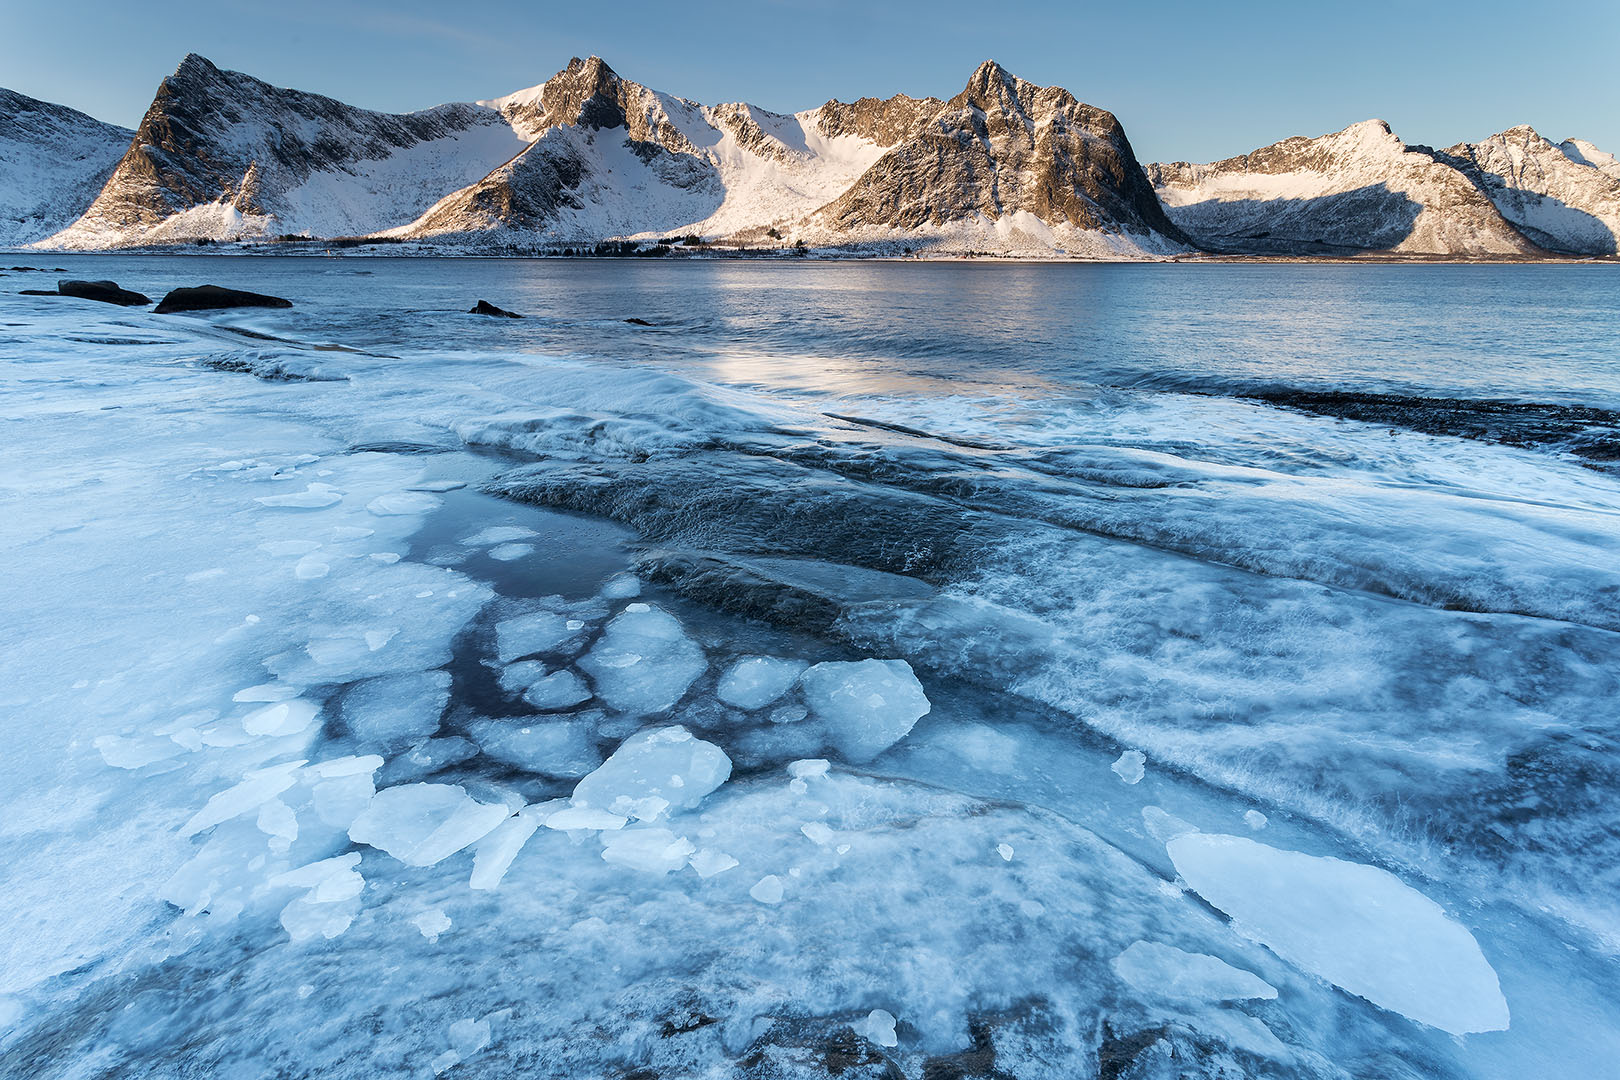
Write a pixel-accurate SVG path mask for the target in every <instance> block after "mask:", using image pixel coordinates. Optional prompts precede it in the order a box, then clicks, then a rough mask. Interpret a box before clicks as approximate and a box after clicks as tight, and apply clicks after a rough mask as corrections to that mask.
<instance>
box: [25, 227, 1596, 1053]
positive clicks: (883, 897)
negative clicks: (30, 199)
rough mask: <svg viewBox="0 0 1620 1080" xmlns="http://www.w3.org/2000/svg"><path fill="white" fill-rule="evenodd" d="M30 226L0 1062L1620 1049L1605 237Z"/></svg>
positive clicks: (1594, 1051)
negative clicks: (711, 257) (1265, 239)
mask: <svg viewBox="0 0 1620 1080" xmlns="http://www.w3.org/2000/svg"><path fill="white" fill-rule="evenodd" d="M50 259H51V261H52V265H62V266H64V267H65V268H66V270H67V273H65V274H61V275H57V274H49V275H47V274H38V273H29V272H13V273H10V274H8V275H7V276H6V277H5V278H4V279H0V370H3V372H4V378H5V394H4V399H3V405H0V416H3V418H4V424H5V426H4V430H5V432H6V451H5V455H6V456H5V472H4V477H5V492H4V500H5V507H6V513H5V514H4V517H3V521H0V546H3V547H4V549H5V551H6V558H7V563H8V567H9V570H10V573H9V574H8V579H7V582H6V584H5V585H4V586H3V594H0V596H3V600H4V605H5V610H6V611H7V612H8V620H7V626H8V631H7V633H6V635H5V643H6V648H5V650H4V651H3V655H0V710H4V714H5V726H4V734H3V736H0V739H3V746H0V748H3V750H4V753H3V754H0V777H3V778H4V785H3V793H0V807H3V815H0V834H3V835H4V836H5V837H6V840H7V847H8V849H9V850H10V851H11V853H12V854H11V856H10V857H9V858H8V859H7V860H6V862H5V865H4V867H3V869H0V875H3V877H0V880H3V882H4V885H3V887H4V890H5V892H4V894H5V896H6V897H7V914H6V916H5V918H4V922H3V925H4V928H5V935H4V937H5V942H4V962H3V963H0V971H3V975H0V978H3V980H4V981H3V983H0V1024H4V1025H5V1029H4V1033H3V1034H0V1073H4V1074H5V1075H19V1076H20V1075H29V1076H115V1075H175V1076H186V1075H210V1076H249V1075H253V1076H257V1075H285V1076H306V1075H307V1076H317V1075H318V1076H379V1075H432V1074H433V1073H435V1072H441V1071H442V1072H444V1073H445V1074H446V1075H452V1076H454V1075H464V1076H509V1075H547V1076H549V1075H570V1076H624V1075H640V1076H649V1077H650V1076H653V1075H657V1076H671V1077H673V1076H734V1075H743V1076H816V1075H825V1074H826V1073H827V1072H829V1071H839V1070H842V1071H843V1072H844V1073H846V1074H852V1075H857V1076H866V1075H871V1076H879V1075H891V1076H892V1075H895V1074H896V1072H898V1074H900V1075H904V1076H908V1077H909V1076H919V1075H924V1074H925V1073H926V1074H927V1075H930V1076H933V1075H941V1076H943V1075H950V1076H978V1075H989V1074H991V1073H992V1072H994V1073H995V1074H996V1075H1007V1076H1017V1077H1044V1076H1063V1077H1072V1076H1093V1075H1099V1076H1108V1077H1114V1076H1128V1077H1158V1076H1310V1077H1318V1076H1320V1077H1339V1076H1355V1077H1360V1076H1380V1077H1383V1076H1391V1077H1401V1076H1410V1077H1429V1076H1447V1077H1452V1076H1455V1077H1474V1076H1479V1077H1521V1076H1528V1075H1572V1076H1573V1075H1581V1076H1603V1075H1611V1074H1612V1070H1613V1065H1612V1063H1613V1062H1614V1061H1615V1060H1617V1059H1620V1053H1617V1052H1620V1006H1617V1005H1616V1002H1617V1001H1620V971H1617V968H1616V964H1617V956H1620V905H1617V903H1616V901H1615V896H1616V887H1617V886H1620V871H1617V869H1616V868H1617V867H1620V840H1617V837H1620V802H1617V800H1616V798H1615V795H1616V792H1617V791H1620V765H1617V764H1616V759H1615V749H1616V729H1617V726H1620V715H1617V710H1616V708H1615V704H1614V703H1615V702H1616V701H1617V700H1620V560H1617V558H1616V556H1617V554H1620V479H1617V472H1616V466H1615V460H1616V457H1617V456H1620V430H1617V428H1616V420H1617V417H1616V413H1615V410H1617V409H1620V299H1617V297H1620V292H1617V290H1616V289H1615V282H1614V275H1613V268H1612V267H1606V266H1441V265H1433V266H1377V265H1320V266H1317V265H1281V264H1279V265H1254V264H1245V265H1118V266H1104V265H1067V264H1052V265H1008V264H999V263H960V264H957V263H915V264H913V263H824V262H818V261H813V260H801V261H795V262H772V263H739V262H721V261H713V262H707V261H702V262H700V261H688V262H678V263H671V262H659V261H650V260H649V261H617V260H615V261H606V260H585V261H571V260H546V261H534V262H528V261H496V260H473V259H459V260H402V259H386V258H357V257H347V258H332V259H291V258H252V257H220V256H197V257H156V256H142V257H68V256H57V255H52V256H50ZM15 261H16V262H20V263H21V262H37V261H38V260H37V258H34V257H32V256H30V257H26V258H23V257H18V258H16V259H15ZM58 276H74V277H90V278H113V279H115V280H117V281H118V282H119V283H120V284H121V285H123V286H125V287H127V288H134V289H138V290H140V291H142V292H145V293H147V294H148V295H150V296H153V297H154V298H156V297H157V296H159V295H161V294H162V293H163V292H164V291H166V290H167V289H169V288H171V287H174V286H178V285H193V284H199V283H201V282H203V281H210V282H214V283H217V284H222V285H228V286H235V287H239V288H246V289H252V290H254V291H259V292H268V293H272V294H275V295H280V296H285V297H288V298H290V299H292V300H293V301H294V302H295V305H296V306H295V307H294V308H293V309H291V310H289V311H248V310H244V311H237V312H229V313H221V314H215V315H209V316H156V315H153V314H151V313H149V312H148V311H145V310H141V309H131V310H123V309H117V308H111V307H107V306H104V305H96V304H91V303H87V302H80V301H76V300H69V299H59V298H36V297H23V296H19V295H17V294H16V293H17V289H19V288H25V287H28V288H33V287H39V286H40V285H42V284H47V283H48V282H50V281H53V280H54V279H55V277H58ZM480 298H482V299H486V300H489V301H491V302H493V303H495V304H497V305H499V306H501V307H504V308H508V309H512V310H515V311H519V312H522V313H524V314H525V315H526V316H527V317H526V318H524V319H522V320H505V319H486V318H480V317H474V316H470V315H467V314H465V312H466V310H467V309H468V308H470V307H471V306H472V305H473V303H474V301H476V300H478V299H480ZM631 319H635V320H639V322H628V321H626V320H631ZM642 323H645V324H647V325H642ZM637 605H647V609H646V610H642V609H641V608H640V607H639V606H637ZM660 612H661V613H662V614H660ZM610 623H611V625H609V624H610ZM576 624H577V625H576ZM536 635H538V636H536ZM525 645H530V646H533V647H529V648H526V647H524V646H525ZM531 654H532V655H534V656H535V657H536V658H535V659H533V660H523V659H521V658H522V657H524V656H526V655H531ZM757 656H769V657H776V658H781V659H783V660H787V661H792V662H794V663H793V664H790V665H787V666H774V667H773V666H769V665H757V664H756V665H753V666H751V667H744V668H741V669H737V671H736V672H735V673H734V671H733V669H734V668H735V667H736V664H737V663H738V662H739V661H742V660H744V659H746V658H749V657H757ZM870 659H879V660H885V661H891V660H893V661H904V662H905V665H901V666H890V667H882V668H881V670H879V669H877V668H873V667H870V666H863V667H862V668H860V669H859V676H858V679H857V676H856V675H855V674H853V672H855V670H856V669H848V668H838V669H832V668H823V669H812V670H819V671H822V672H824V673H827V672H835V671H836V672H847V673H851V674H850V675H849V676H848V677H849V678H851V679H854V680H856V681H854V682H852V683H851V684H850V685H851V686H852V687H854V688H856V689H858V690H859V691H860V693H859V695H858V696H859V698H860V701H859V702H856V704H855V706H852V708H854V710H855V711H854V712H851V713H849V714H848V715H849V716H855V717H856V722H854V725H853V727H852V726H851V725H850V724H849V723H842V722H840V721H839V720H838V719H837V717H836V716H835V710H834V709H833V708H832V706H829V705H828V704H827V700H828V699H827V698H826V695H821V696H819V697H818V694H820V691H818V685H819V682H825V681H826V680H825V678H820V679H819V681H818V677H812V676H806V677H805V678H804V679H803V680H802V681H799V682H795V681H794V680H795V679H796V678H797V672H798V671H799V670H800V668H799V666H798V665H799V664H800V663H808V664H821V663H838V662H848V661H866V660H870ZM525 665H528V666H527V667H525ZM906 665H909V668H910V669H911V670H912V671H913V672H915V677H916V679H917V682H918V685H919V687H920V690H921V692H922V693H924V694H926V699H927V706H928V709H929V711H928V712H927V713H926V715H924V716H923V717H922V718H921V719H920V720H918V721H917V722H916V724H915V726H914V727H910V728H909V730H907V729H906V725H905V723H901V724H899V726H898V727H896V726H893V721H894V716H893V713H894V710H895V708H897V707H900V708H903V707H905V703H906V702H909V701H910V700H911V698H910V697H908V695H910V694H911V693H912V691H911V690H910V689H909V686H910V684H909V683H908V682H906V680H907V679H909V678H910V676H904V677H902V676H901V675H900V674H898V673H899V672H901V671H902V669H903V667H904V666H906ZM625 672H637V673H639V675H638V676H637V677H636V678H631V676H628V675H625V674H624V673H625ZM773 672H774V673H781V674H782V676H783V680H785V681H784V683H783V685H784V686H785V687H786V689H782V690H781V691H780V692H779V693H778V694H777V695H776V696H774V697H771V698H770V699H769V701H768V702H767V703H766V704H764V705H761V706H758V707H745V706H749V705H750V702H749V700H748V699H749V697H750V694H756V693H757V694H758V696H760V697H764V696H766V695H767V694H768V693H769V691H768V690H764V691H762V690H760V689H759V687H760V686H762V685H764V684H765V683H766V682H769V679H770V678H774V677H775V676H774V675H773V674H771V673H773ZM435 673H440V674H435ZM443 673H447V674H443ZM745 673H746V674H747V677H746V678H745V677H744V674H745ZM762 673H763V674H762ZM767 676H769V677H767ZM841 677H842V676H841ZM542 678H544V679H545V680H546V682H545V683H544V689H543V690H541V689H538V688H539V687H540V686H541V684H540V682H539V680H541V679H542ZM627 680H628V681H627ZM750 680H762V681H755V682H750ZM525 688H528V689H527V690H525ZM525 692H527V693H528V698H527V699H525V697H524V696H523V695H524V693H525ZM580 694H583V695H585V696H584V698H583V699H578V698H579V695H580ZM834 696H836V695H834ZM872 697H876V698H877V699H878V702H877V703H876V704H874V703H872V701H871V700H870V699H871V698H872ZM665 698H667V699H668V700H667V701H666V700H664V699H665ZM863 702H864V704H862V703H863ZM289 703H290V704H289ZM739 703H741V704H739ZM897 703H898V704H897ZM283 706H286V707H285V708H284V707H283ZM863 710H864V711H863ZM807 713H808V715H807ZM914 713H915V709H912V711H911V712H910V713H907V714H906V717H907V718H909V717H910V716H912V715H914ZM677 725H679V726H681V727H684V728H685V729H686V730H687V731H689V732H691V733H692V734H693V735H694V736H695V737H696V739H698V740H702V741H703V742H706V743H708V744H712V746H713V747H715V748H718V750H719V751H721V752H723V753H724V755H725V756H726V758H727V759H729V778H724V777H722V779H723V780H724V782H723V783H719V784H718V786H716V787H714V788H713V790H708V788H709V783H708V782H705V783H703V784H700V785H698V786H697V788H695V789H693V791H694V794H695V792H696V791H697V790H701V791H704V792H706V793H705V794H703V795H702V796H701V797H697V798H687V797H686V796H681V795H676V794H675V789H674V788H671V787H669V786H668V784H667V783H666V784H665V786H664V787H663V788H660V789H659V791H661V793H662V794H661V796H660V798H659V801H662V802H664V803H665V804H666V805H665V806H664V807H663V808H656V807H655V808H654V810H653V811H652V812H649V813H648V817H647V818H646V819H645V820H641V821H639V822H638V821H636V820H634V815H621V817H622V816H630V817H632V820H631V821H630V822H629V823H628V824H626V825H623V827H622V828H619V829H613V828H608V829H602V828H600V825H601V820H600V819H596V820H595V827H588V826H590V825H591V822H590V821H587V820H586V817H582V816H581V815H586V816H588V813H587V812H588V811H593V810H594V811H595V812H597V813H600V812H601V811H600V809H599V808H597V807H594V806H592V805H591V804H590V803H589V800H588V799H583V798H581V797H580V796H578V795H577V794H576V792H575V785H576V784H578V783H579V781H580V779H581V778H582V777H584V776H585V775H587V774H590V773H592V772H593V771H594V770H596V769H597V768H598V766H601V765H602V762H603V759H604V758H605V757H607V756H609V755H612V754H613V753H614V752H615V750H616V749H617V748H619V747H620V746H621V744H625V745H626V746H627V747H628V748H629V749H626V750H625V751H623V754H624V755H628V754H629V753H630V752H631V750H633V749H634V748H635V746H636V745H637V744H636V743H635V742H634V740H636V739H640V738H645V737H646V735H645V733H647V732H649V731H651V732H665V731H667V729H669V728H671V727H674V726H677ZM638 733H640V734H638ZM874 733H876V734H874ZM666 737H669V738H673V736H665V735H660V736H659V738H661V739H662V738H666ZM874 739H875V741H874ZM660 745H663V744H660ZM669 745H671V746H675V747H676V748H677V749H676V750H673V751H670V752H671V753H677V754H678V755H685V754H688V753H689V751H687V750H684V749H680V748H681V747H689V746H691V745H692V743H691V742H681V741H677V742H675V743H670V744H669ZM638 752H639V751H638ZM693 753H694V756H693V758H692V761H691V762H687V761H686V758H684V757H682V758H681V760H682V761H683V762H686V764H683V765H681V767H680V770H679V775H680V777H681V780H682V783H681V784H680V785H675V787H679V788H685V787H686V785H687V784H688V783H689V782H691V780H692V777H693V776H694V775H697V774H698V773H703V771H704V770H703V768H700V767H699V766H700V765H704V766H705V767H706V764H705V763H707V764H712V762H713V760H714V759H713V756H712V753H710V752H709V751H707V750H704V751H702V752H701V753H697V752H693ZM626 759H627V758H626V757H625V756H621V757H620V758H618V759H617V760H619V761H620V762H623V761H625V760H626ZM823 759H825V760H826V761H827V765H826V768H825V770H823V769H822V767H821V766H820V765H819V764H806V762H819V761H821V760H823ZM660 761H661V762H662V761H663V759H660ZM693 762H696V764H694V763H693ZM661 767H662V766H661ZM604 768H606V769H608V770H609V772H608V773H606V774H598V779H596V780H594V781H592V782H591V783H592V784H594V785H595V786H597V787H600V786H601V785H602V784H604V783H606V782H607V780H605V779H603V777H605V776H610V775H611V774H612V770H613V768H614V764H613V762H609V764H608V765H607V766H604ZM704 775H708V773H704ZM654 780H655V781H656V778H654ZM711 780H712V777H711ZM423 784H430V785H433V786H434V788H433V790H432V791H427V790H426V789H424V788H420V787H415V788H413V787H411V785H423ZM450 785H459V789H460V792H461V794H459V795H458V794H456V793H455V789H452V788H451V787H450ZM394 789H399V790H398V791H396V794H395V795H394V796H388V795H381V794H379V795H374V794H373V792H377V791H381V792H387V791H390V790H394ZM647 790H651V789H638V792H639V793H640V795H644V794H646V791H647ZM640 795H638V797H640ZM571 796H572V797H573V798H574V804H573V805H570V803H569V802H568V801H567V800H569V799H570V797H571ZM434 800H437V802H435V801H434ZM396 804H399V805H404V806H407V807H408V809H407V811H403V812H400V813H399V814H395V811H393V810H392V809H390V808H391V807H393V806H395V805H396ZM441 809H442V810H443V813H442V814H440V810H441ZM564 811H566V812H567V814H568V815H570V816H567V817H565V818H555V819H554V820H556V821H557V824H555V825H550V824H547V822H548V821H550V820H553V819H552V818H551V817H549V815H554V814H558V813H563V812H564ZM391 814H394V815H395V816H390V815H391ZM436 814H438V815H439V816H435V815H436ZM413 815H414V816H413ZM610 816H611V815H610ZM407 819H408V820H407ZM413 821H414V822H416V824H415V825H413V824H412V822H413ZM424 821H425V822H427V823H428V825H431V826H432V827H433V828H432V829H429V830H428V832H429V833H431V835H432V837H434V839H433V843H432V845H429V846H435V845H436V846H437V848H439V849H448V850H445V851H444V852H443V855H442V857H440V858H437V859H431V858H430V857H429V856H426V855H422V854H421V852H420V849H419V847H410V850H406V848H407V847H409V845H406V846H401V845H402V844H403V841H400V840H399V836H401V835H405V834H410V833H411V830H412V829H413V828H426V826H423V825H422V824H421V823H422V822H424ZM478 822H487V824H483V825H480V824H478ZM497 823H498V824H497ZM565 825H566V826H567V827H564V826H565ZM440 826H443V828H442V829H440ZM433 829H439V830H440V831H437V832H434V831H433ZM480 829H482V830H483V831H481V832H480V831H479V830H480ZM379 836H381V837H383V838H382V839H379V838H378V837H379ZM463 837H465V838H467V839H465V840H464V841H463V842H464V843H466V844H468V845H470V846H467V847H466V848H465V850H460V851H457V850H456V849H457V847H460V846H462V845H461V844H458V843H457V842H456V841H457V840H458V839H461V838H463ZM351 838H352V839H351ZM417 839H418V840H420V839H421V837H420V836H418V837H417ZM423 843H424V844H425V843H426V841H423ZM514 850H515V855H514V854H513V851H514ZM390 852H392V853H390ZM436 853H437V852H436ZM733 864H734V865H733ZM309 866H315V867H317V868H318V869H315V870H307V871H306V870H302V868H304V867H309ZM357 877H358V879H360V880H359V883H358V884H356V883H355V881H356V878H357ZM492 884H493V886H494V887H491V885H492ZM1234 969H1239V970H1234ZM891 1020H892V1024H893V1026H892V1028H891V1027H890V1024H891Z"/></svg>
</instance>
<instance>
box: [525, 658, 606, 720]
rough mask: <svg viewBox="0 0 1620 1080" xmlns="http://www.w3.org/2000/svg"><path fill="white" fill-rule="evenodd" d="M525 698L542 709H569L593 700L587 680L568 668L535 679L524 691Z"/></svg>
mask: <svg viewBox="0 0 1620 1080" xmlns="http://www.w3.org/2000/svg"><path fill="white" fill-rule="evenodd" d="M523 700H524V701H527V702H528V703H529V704H530V705H533V706H534V707H535V708H537V709H540V710H542V711H546V710H550V709H568V708H572V707H573V706H575V705H583V704H584V703H585V702H587V701H589V700H591V688H590V687H589V686H586V685H585V680H584V679H582V678H580V677H579V676H578V675H575V674H574V673H573V672H572V671H569V670H567V669H566V668H565V669H564V670H562V671H554V672H552V673H551V674H550V675H546V676H544V677H543V678H539V679H536V680H534V682H532V683H530V684H529V687H528V689H527V690H525V691H524V692H523Z"/></svg>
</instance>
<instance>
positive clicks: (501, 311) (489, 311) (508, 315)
mask: <svg viewBox="0 0 1620 1080" xmlns="http://www.w3.org/2000/svg"><path fill="white" fill-rule="evenodd" d="M467 314H469V315H490V316H493V317H495V318H497V319H521V318H523V316H521V315H519V314H518V313H517V312H515V311H507V310H506V309H505V308H498V307H496V306H495V305H494V304H492V303H490V302H489V301H488V300H480V301H478V305H477V306H476V307H474V308H473V309H472V310H471V311H469V312H467Z"/></svg>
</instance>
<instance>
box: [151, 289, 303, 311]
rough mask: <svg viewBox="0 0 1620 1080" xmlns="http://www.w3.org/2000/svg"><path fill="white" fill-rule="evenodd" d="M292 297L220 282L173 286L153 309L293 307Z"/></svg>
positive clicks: (204, 309) (209, 309) (214, 309)
mask: <svg viewBox="0 0 1620 1080" xmlns="http://www.w3.org/2000/svg"><path fill="white" fill-rule="evenodd" d="M292 306H293V305H292V301H291V300H284V299H282V298H281V297H279V296H268V295H266V294H264V293H256V292H246V291H244V290H242V289H227V288H225V287H223V286H221V285H197V286H193V287H191V288H182V289H171V290H169V294H168V295H167V296H165V297H164V298H163V299H162V300H161V301H159V302H158V306H157V307H156V308H155V309H154V310H155V311H156V312H157V313H158V314H159V315H169V314H173V313H176V312H181V311H224V310H226V309H228V308H249V307H253V308H290V307H292Z"/></svg>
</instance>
